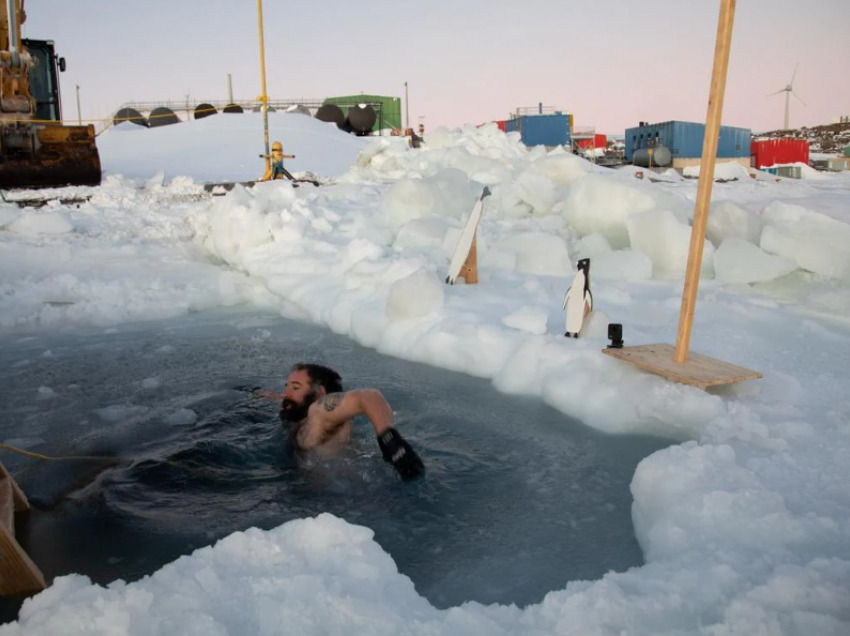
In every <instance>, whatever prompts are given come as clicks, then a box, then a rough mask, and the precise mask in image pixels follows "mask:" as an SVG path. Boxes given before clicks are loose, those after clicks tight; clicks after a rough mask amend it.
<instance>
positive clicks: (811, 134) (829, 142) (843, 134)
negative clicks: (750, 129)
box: [753, 122, 850, 154]
mask: <svg viewBox="0 0 850 636" xmlns="http://www.w3.org/2000/svg"><path fill="white" fill-rule="evenodd" d="M753 139H805V140H807V141H808V142H809V150H810V151H811V152H823V153H830V154H831V153H838V154H841V153H843V151H844V149H845V148H846V147H847V146H850V122H845V123H843V124H827V125H825V126H813V127H811V128H806V127H803V128H798V129H797V130H774V131H772V132H765V133H759V134H757V135H756V134H753Z"/></svg>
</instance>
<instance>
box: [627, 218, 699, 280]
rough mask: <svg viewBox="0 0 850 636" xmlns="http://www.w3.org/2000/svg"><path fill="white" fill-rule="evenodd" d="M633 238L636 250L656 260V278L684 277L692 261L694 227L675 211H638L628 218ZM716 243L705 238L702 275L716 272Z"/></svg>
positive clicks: (654, 267)
mask: <svg viewBox="0 0 850 636" xmlns="http://www.w3.org/2000/svg"><path fill="white" fill-rule="evenodd" d="M628 230H629V238H630V240H631V243H632V247H633V248H634V249H635V250H638V251H641V252H644V253H645V254H646V255H647V256H649V258H650V260H651V261H652V269H653V272H654V274H655V278H676V277H679V276H684V274H685V267H686V266H687V264H688V250H689V248H690V243H691V228H690V227H689V226H687V225H685V224H684V223H681V222H679V221H678V220H677V219H676V217H675V216H674V215H673V213H672V212H668V211H667V210H653V211H651V212H643V213H641V214H635V215H633V216H631V217H630V218H629V220H628ZM713 263H714V246H713V245H712V244H711V243H709V242H708V241H705V243H704V248H703V254H702V274H704V275H706V276H710V275H711V274H713Z"/></svg>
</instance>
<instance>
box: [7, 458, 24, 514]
mask: <svg viewBox="0 0 850 636" xmlns="http://www.w3.org/2000/svg"><path fill="white" fill-rule="evenodd" d="M0 479H8V480H9V483H10V484H11V486H12V499H13V501H14V502H15V512H23V511H24V510H29V509H30V502H29V501H27V496H26V495H25V494H24V491H23V490H21V489H20V487H19V486H18V483H17V482H16V481H15V480H14V478H13V477H12V476H11V475H10V474H9V471H8V470H6V467H5V466H4V465H3V462H0Z"/></svg>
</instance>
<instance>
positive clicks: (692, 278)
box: [675, 0, 736, 363]
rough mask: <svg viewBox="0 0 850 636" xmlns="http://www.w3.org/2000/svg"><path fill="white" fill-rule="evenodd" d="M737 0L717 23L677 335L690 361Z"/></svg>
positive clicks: (681, 354)
mask: <svg viewBox="0 0 850 636" xmlns="http://www.w3.org/2000/svg"><path fill="white" fill-rule="evenodd" d="M735 2H736V0H720V18H719V20H718V23H717V42H716V44H715V47H714V70H713V71H712V74H711V89H710V92H709V97H708V115H707V117H706V122H705V139H704V140H703V145H702V160H701V162H700V170H699V175H700V178H699V186H698V189H697V198H696V206H695V208H694V224H693V228H691V245H690V250H689V252H688V265H687V270H686V271H685V288H684V290H683V293H682V309H681V311H680V313H679V331H678V336H677V338H676V355H675V360H676V362H679V363H684V362H687V360H688V347H689V345H690V340H691V328H692V327H693V322H694V307H695V305H696V298H697V289H698V288H699V274H700V268H701V266H702V252H703V246H704V245H705V228H706V224H707V223H708V206H709V203H710V202H711V187H712V185H713V184H714V166H715V164H716V162H717V144H718V141H719V136H720V120H721V117H722V114H723V97H724V95H725V92H726V73H727V70H728V68H729V53H730V50H731V48H732V24H733V22H734V19H735Z"/></svg>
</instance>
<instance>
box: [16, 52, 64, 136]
mask: <svg viewBox="0 0 850 636" xmlns="http://www.w3.org/2000/svg"><path fill="white" fill-rule="evenodd" d="M22 42H23V45H24V48H26V49H27V50H28V51H29V52H30V55H32V57H33V59H34V60H35V66H34V67H33V69H32V70H31V71H30V92H31V93H32V96H33V99H35V118H36V119H40V120H42V121H44V120H50V121H60V120H61V119H62V103H61V101H60V98H59V71H60V70H64V69H60V60H59V58H58V57H57V56H56V48H55V45H54V43H53V40H31V39H26V38H24V39H23V40H22ZM64 66H65V58H62V59H61V67H64Z"/></svg>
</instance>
